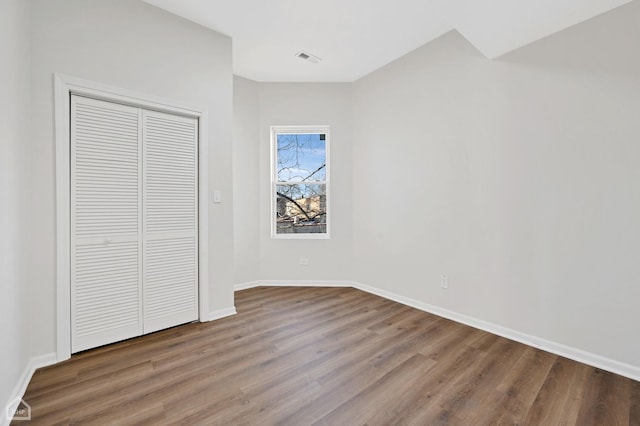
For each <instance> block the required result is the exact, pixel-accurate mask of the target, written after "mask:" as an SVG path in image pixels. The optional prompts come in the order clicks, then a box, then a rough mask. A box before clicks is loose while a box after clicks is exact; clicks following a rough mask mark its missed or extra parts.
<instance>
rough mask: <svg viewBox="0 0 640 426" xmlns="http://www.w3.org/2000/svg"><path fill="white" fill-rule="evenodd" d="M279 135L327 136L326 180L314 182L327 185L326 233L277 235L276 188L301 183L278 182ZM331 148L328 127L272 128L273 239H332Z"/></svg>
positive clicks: (271, 194)
mask: <svg viewBox="0 0 640 426" xmlns="http://www.w3.org/2000/svg"><path fill="white" fill-rule="evenodd" d="M279 134H324V135H325V156H326V158H325V162H326V163H325V164H326V166H325V169H326V178H325V180H324V181H319V182H314V183H318V184H324V185H325V191H326V195H325V196H326V232H325V233H323V234H320V233H308V234H277V233H276V232H277V228H276V207H277V206H276V203H277V201H276V200H277V198H276V187H277V185H278V184H282V183H290V184H297V183H299V182H283V181H278V170H277V164H278V160H277V155H278V144H277V141H278V139H277V137H278V135H279ZM330 146H331V131H330V128H329V126H327V125H319V126H271V183H270V184H271V190H270V196H271V238H273V239H283V240H328V239H330V238H331V195H330V172H331V165H330V158H331V156H330Z"/></svg>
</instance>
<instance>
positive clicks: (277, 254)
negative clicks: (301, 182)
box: [236, 83, 353, 281]
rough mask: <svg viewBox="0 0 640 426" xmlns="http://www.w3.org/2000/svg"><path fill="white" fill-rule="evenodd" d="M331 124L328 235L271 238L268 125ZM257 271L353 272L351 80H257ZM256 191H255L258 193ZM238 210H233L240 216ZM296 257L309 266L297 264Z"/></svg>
mask: <svg viewBox="0 0 640 426" xmlns="http://www.w3.org/2000/svg"><path fill="white" fill-rule="evenodd" d="M286 125H329V126H330V127H331V138H330V160H329V167H330V174H331V183H330V185H331V189H330V197H331V200H330V209H331V210H330V212H329V214H330V215H331V218H330V221H331V238H330V239H327V240H284V239H272V238H271V227H270V225H271V224H270V210H269V209H270V208H271V203H270V183H269V182H270V170H269V167H270V166H269V164H270V161H269V158H270V130H269V128H270V126H286ZM258 131H259V143H260V146H259V154H260V167H259V174H258V179H259V190H260V194H259V196H260V198H259V200H260V215H259V226H260V232H259V240H260V262H259V264H260V268H259V276H260V279H263V280H316V281H317V280H344V279H349V278H350V277H351V271H352V259H353V256H352V233H351V214H352V213H351V209H352V207H351V205H352V200H351V167H352V141H351V85H350V84H340V83H338V84H329V83H327V84H305V83H261V84H260V85H259V127H258ZM256 195H257V194H256ZM240 217H241V216H236V218H237V219H238V220H242V219H240ZM300 257H305V258H308V259H309V265H308V266H301V265H299V264H298V260H299V258H300Z"/></svg>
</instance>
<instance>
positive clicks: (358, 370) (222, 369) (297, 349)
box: [14, 287, 640, 426]
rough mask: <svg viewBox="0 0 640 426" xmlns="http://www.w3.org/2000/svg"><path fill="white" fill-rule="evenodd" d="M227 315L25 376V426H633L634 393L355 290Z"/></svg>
mask: <svg viewBox="0 0 640 426" xmlns="http://www.w3.org/2000/svg"><path fill="white" fill-rule="evenodd" d="M236 308H237V310H238V314H237V315H235V316H232V317H229V318H225V319H222V320H218V321H214V322H210V323H205V324H200V323H194V324H188V325H185V326H181V327H176V328H172V329H169V330H165V331H161V332H158V333H154V334H152V335H148V336H145V337H142V338H138V339H133V340H129V341H126V342H121V343H117V344H113V345H109V346H106V347H102V348H99V349H95V350H91V351H87V352H84V353H81V354H78V355H74V356H73V357H72V358H71V359H70V360H69V361H66V362H64V363H62V364H58V365H55V366H52V367H48V368H44V369H41V370H38V371H37V372H36V373H35V375H34V376H33V379H32V381H31V383H30V385H29V388H28V389H27V392H26V395H25V400H26V401H27V403H29V404H30V405H31V407H32V422H31V423H28V424H29V425H33V424H38V425H39V424H43V425H54V424H118V425H121V424H153V425H162V424H174V423H176V424H185V425H196V424H206V425H216V424H219V425H275V424H278V425H295V426H300V425H312V424H318V425H362V424H367V425H392V424H402V425H489V424H505V425H506V424H509V425H515V424H521V425H580V426H583V425H640V382H636V381H633V380H629V379H626V378H624V377H621V376H618V375H615V374H612V373H608V372H605V371H602V370H598V369H596V368H593V367H589V366H586V365H584V364H580V363H577V362H574V361H570V360H568V359H565V358H561V357H558V356H556V355H552V354H549V353H546V352H543V351H540V350H537V349H534V348H531V347H528V346H525V345H522V344H519V343H515V342H513V341H510V340H507V339H504V338H501V337H497V336H494V335H492V334H489V333H486V332H483V331H479V330H476V329H473V328H471V327H467V326H463V325H460V324H457V323H455V322H452V321H449V320H446V319H443V318H440V317H437V316H434V315H430V314H427V313H424V312H421V311H418V310H415V309H412V308H409V307H406V306H403V305H401V304H398V303H395V302H391V301H388V300H385V299H382V298H380V297H377V296H373V295H371V294H368V293H364V292H361V291H359V290H355V289H351V288H292V287H271V288H264V287H259V288H255V289H250V290H245V291H241V292H238V293H236ZM14 424H17V425H20V424H25V423H24V422H14Z"/></svg>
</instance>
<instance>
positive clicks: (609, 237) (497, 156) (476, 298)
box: [353, 2, 640, 368]
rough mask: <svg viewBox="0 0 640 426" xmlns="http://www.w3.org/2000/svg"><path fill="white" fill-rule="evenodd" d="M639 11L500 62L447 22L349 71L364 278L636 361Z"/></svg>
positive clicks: (360, 277)
mask: <svg viewBox="0 0 640 426" xmlns="http://www.w3.org/2000/svg"><path fill="white" fill-rule="evenodd" d="M638 22H640V3H639V2H633V3H630V4H628V5H626V6H623V7H621V8H619V9H617V10H614V11H613V12H610V13H608V14H605V15H603V16H600V17H597V18H595V19H593V20H591V21H588V22H585V23H583V24H580V25H578V26H576V27H573V28H571V29H568V30H565V31H563V32H561V33H558V34H556V35H554V36H552V37H549V38H547V39H544V40H541V41H539V42H536V43H534V44H532V45H530V46H528V47H525V48H522V49H520V50H517V51H515V52H514V53H512V54H510V55H508V56H505V57H502V58H500V59H498V60H495V61H489V60H486V59H484V58H483V57H482V56H481V55H480V54H479V53H478V52H477V51H476V50H475V49H474V48H473V47H472V46H471V45H469V44H468V43H467V42H466V41H465V40H464V39H463V38H462V37H461V36H460V35H459V34H457V33H449V34H447V35H445V36H443V37H442V38H440V39H438V40H436V41H434V42H432V43H430V44H428V45H426V46H424V47H422V48H420V49H417V50H416V51H414V52H412V53H410V54H409V55H407V56H405V57H403V58H401V59H399V60H397V61H395V62H394V63H392V64H390V65H388V66H386V67H384V68H382V69H380V70H378V71H377V72H374V73H373V74H371V75H369V76H367V77H365V78H363V79H361V80H360V81H358V82H356V83H355V84H354V93H353V97H354V121H353V136H354V138H353V141H354V151H353V152H354V154H353V166H354V191H353V197H354V198H353V200H354V205H353V214H354V216H353V224H354V241H355V243H354V244H355V246H354V249H355V252H356V265H357V266H356V270H355V279H356V280H357V281H360V282H362V283H364V284H367V285H371V286H374V287H378V288H380V289H383V290H386V291H389V292H393V293H396V294H399V295H401V296H403V297H407V298H412V299H415V300H418V301H420V302H423V303H429V304H432V305H436V306H438V307H440V308H444V309H448V310H451V311H454V312H458V313H461V314H464V315H468V316H471V317H474V318H476V319H480V320H484V321H488V322H491V323H494V324H496V325H499V326H503V327H507V328H510V329H514V330H517V331H519V332H521V333H527V334H530V335H532V336H537V337H540V338H543V339H548V340H550V341H552V342H557V343H561V344H564V345H568V346H571V347H573V348H577V349H580V350H583V351H587V352H589V353H592V354H595V355H599V356H602V357H606V358H610V359H612V360H615V361H618V362H621V363H627V364H630V365H632V366H635V367H636V368H640V340H639V339H638V336H640V310H639V309H638V300H640V282H639V277H640V220H639V218H640V185H639V182H640V167H639V162H638V161H639V159H640V143H638V141H639V140H640V126H639V123H640V119H639V118H640V115H639V114H640V56H639V55H638V54H637V53H638V52H639V51H640V26H638ZM365 213H366V214H365ZM442 274H446V275H448V277H449V286H450V288H449V289H448V290H442V289H441V288H440V275H442Z"/></svg>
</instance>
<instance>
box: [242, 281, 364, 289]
mask: <svg viewBox="0 0 640 426" xmlns="http://www.w3.org/2000/svg"><path fill="white" fill-rule="evenodd" d="M356 284H357V283H355V282H354V281H334V280H321V281H317V280H258V281H249V282H246V283H241V284H236V285H235V286H234V287H233V289H234V290H235V291H239V290H246V289H249V288H254V287H355V286H356Z"/></svg>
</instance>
